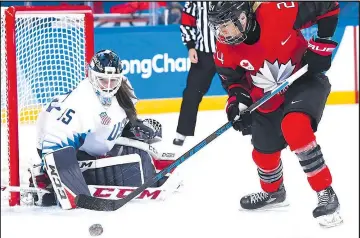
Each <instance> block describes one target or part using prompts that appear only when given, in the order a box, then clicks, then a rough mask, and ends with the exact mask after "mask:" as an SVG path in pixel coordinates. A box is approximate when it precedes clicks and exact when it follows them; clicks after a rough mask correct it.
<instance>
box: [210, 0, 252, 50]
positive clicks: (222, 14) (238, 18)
mask: <svg viewBox="0 0 360 238" xmlns="http://www.w3.org/2000/svg"><path fill="white" fill-rule="evenodd" d="M253 4H254V2H227V1H219V2H211V5H210V7H209V11H208V16H209V27H210V29H211V30H212V31H213V32H214V35H215V37H216V39H217V40H218V41H219V42H220V43H223V44H229V45H237V44H240V43H241V42H243V41H244V40H246V38H247V34H248V32H249V31H250V29H251V28H252V27H253V26H254V24H255V20H254V13H253V10H252V6H253Z"/></svg>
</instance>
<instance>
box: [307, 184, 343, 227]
mask: <svg viewBox="0 0 360 238" xmlns="http://www.w3.org/2000/svg"><path fill="white" fill-rule="evenodd" d="M317 196H318V205H317V207H316V208H315V209H314V211H313V216H314V218H316V219H317V220H318V222H319V224H320V226H322V227H326V228H329V227H333V226H337V225H340V224H341V223H343V219H342V218H341V216H340V212H339V211H340V204H339V201H338V198H337V196H336V194H335V192H334V190H333V188H332V187H331V186H330V187H328V188H326V189H324V190H322V191H320V192H318V193H317Z"/></svg>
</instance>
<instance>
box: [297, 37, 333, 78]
mask: <svg viewBox="0 0 360 238" xmlns="http://www.w3.org/2000/svg"><path fill="white" fill-rule="evenodd" d="M337 45H338V43H337V42H335V41H332V40H329V39H324V38H311V39H310V41H309V43H308V49H307V50H306V52H305V54H304V57H303V64H304V65H305V64H308V71H309V72H310V73H314V74H316V73H322V72H324V71H327V70H329V69H330V67H331V56H332V52H333V51H334V49H335V48H336V46H337Z"/></svg>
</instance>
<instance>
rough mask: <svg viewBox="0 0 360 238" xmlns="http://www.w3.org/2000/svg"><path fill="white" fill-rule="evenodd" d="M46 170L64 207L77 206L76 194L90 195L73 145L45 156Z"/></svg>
mask: <svg viewBox="0 0 360 238" xmlns="http://www.w3.org/2000/svg"><path fill="white" fill-rule="evenodd" d="M44 161H45V166H46V167H45V168H46V172H47V174H48V176H49V178H50V181H51V183H52V185H53V188H54V191H55V193H56V197H57V199H58V201H59V203H60V205H61V207H62V208H63V209H71V208H75V207H76V205H75V202H74V199H75V196H76V195H78V194H85V195H90V191H89V189H88V187H87V185H86V183H85V180H84V177H83V176H82V173H81V171H80V168H79V165H78V162H77V159H76V152H75V149H74V148H73V147H65V148H61V149H59V150H57V151H55V152H53V153H49V154H46V155H45V156H44Z"/></svg>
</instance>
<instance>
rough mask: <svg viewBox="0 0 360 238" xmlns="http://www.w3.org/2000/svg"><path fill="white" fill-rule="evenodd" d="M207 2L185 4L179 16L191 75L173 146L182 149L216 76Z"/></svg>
mask: <svg viewBox="0 0 360 238" xmlns="http://www.w3.org/2000/svg"><path fill="white" fill-rule="evenodd" d="M209 5H210V2H203V1H201V2H200V1H195V2H185V5H184V8H183V10H182V15H181V25H180V31H181V38H182V41H183V43H184V45H186V47H187V49H188V51H189V58H190V61H191V66H190V71H189V74H188V77H187V81H186V87H185V89H184V91H183V98H182V103H181V109H180V115H179V121H178V126H177V129H176V132H177V133H176V138H175V139H174V141H173V143H174V144H175V145H179V146H181V145H183V143H184V141H185V138H186V136H193V135H194V131H195V125H196V117H197V113H198V108H199V104H200V102H201V100H202V98H203V96H204V95H205V94H206V93H207V91H208V90H209V88H210V85H211V81H212V79H213V77H214V75H215V73H216V68H215V63H214V59H213V53H214V52H215V36H214V34H213V33H212V31H211V30H210V28H209V27H208V18H207V11H208V9H209Z"/></svg>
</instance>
